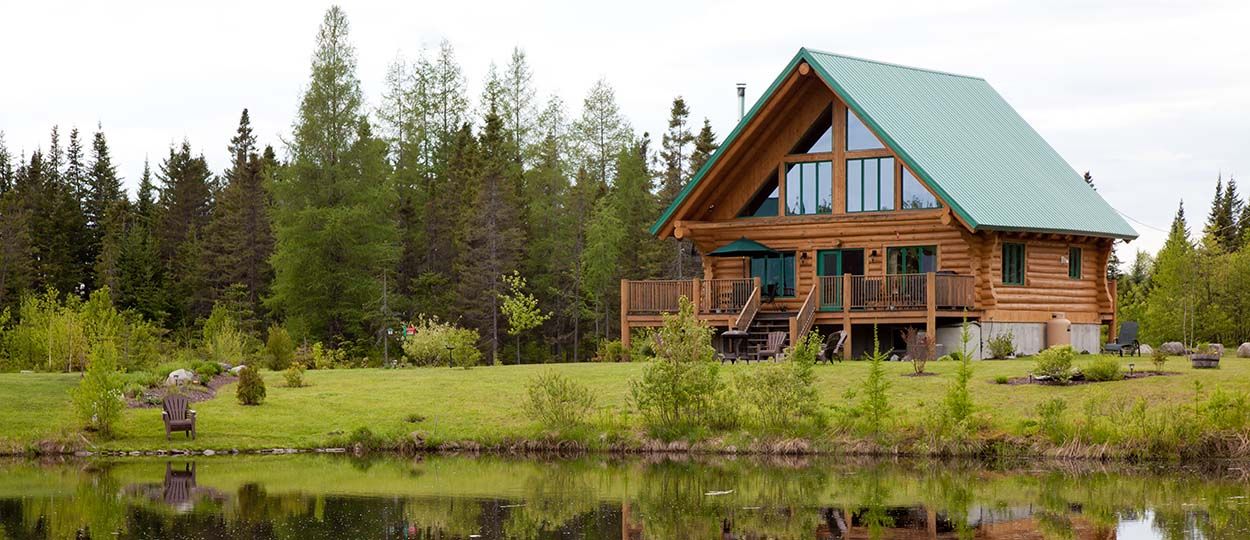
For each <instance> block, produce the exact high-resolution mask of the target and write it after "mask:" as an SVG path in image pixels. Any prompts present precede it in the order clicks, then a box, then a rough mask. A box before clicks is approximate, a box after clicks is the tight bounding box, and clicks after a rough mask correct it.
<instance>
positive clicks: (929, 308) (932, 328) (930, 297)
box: [924, 272, 937, 339]
mask: <svg viewBox="0 0 1250 540" xmlns="http://www.w3.org/2000/svg"><path fill="white" fill-rule="evenodd" d="M924 279H925V297H926V298H925V321H924V328H925V335H927V336H929V339H937V273H935V272H929V273H926V274H925V276H924Z"/></svg>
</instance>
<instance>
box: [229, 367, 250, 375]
mask: <svg viewBox="0 0 1250 540" xmlns="http://www.w3.org/2000/svg"><path fill="white" fill-rule="evenodd" d="M245 367H247V366H234V367H232V368H230V374H231V375H235V376H237V375H238V374H239V372H240V371H243V368H245Z"/></svg>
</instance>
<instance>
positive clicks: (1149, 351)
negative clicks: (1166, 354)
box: [1139, 343, 1155, 356]
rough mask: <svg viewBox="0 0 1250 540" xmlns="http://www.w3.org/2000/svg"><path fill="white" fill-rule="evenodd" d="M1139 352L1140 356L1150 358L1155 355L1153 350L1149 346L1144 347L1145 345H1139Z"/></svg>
mask: <svg viewBox="0 0 1250 540" xmlns="http://www.w3.org/2000/svg"><path fill="white" fill-rule="evenodd" d="M1139 350H1140V351H1141V355H1142V356H1150V355H1152V354H1154V353H1155V350H1154V348H1153V347H1151V346H1150V345H1146V344H1145V343H1142V344H1141V348H1140V349H1139Z"/></svg>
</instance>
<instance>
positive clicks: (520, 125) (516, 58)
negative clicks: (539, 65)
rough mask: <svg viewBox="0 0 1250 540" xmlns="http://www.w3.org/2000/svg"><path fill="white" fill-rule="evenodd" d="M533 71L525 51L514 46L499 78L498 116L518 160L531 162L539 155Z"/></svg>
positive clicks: (519, 161)
mask: <svg viewBox="0 0 1250 540" xmlns="http://www.w3.org/2000/svg"><path fill="white" fill-rule="evenodd" d="M533 79H534V73H533V71H532V70H531V69H530V66H529V61H528V60H527V59H526V57H525V51H523V50H521V48H520V47H515V48H513V49H512V58H511V59H510V60H509V61H508V66H507V67H505V68H504V73H503V77H502V79H501V80H500V94H499V117H500V118H501V119H502V120H503V128H504V132H505V133H507V134H508V136H509V137H510V138H511V144H512V148H513V149H514V150H515V151H516V159H517V162H518V163H523V164H525V165H530V164H532V163H533V161H534V160H535V159H536V158H537V156H536V155H535V154H536V152H537V149H535V148H534V145H535V144H537V143H538V141H536V140H535V135H536V130H537V128H538V126H537V111H536V110H535V103H534V99H535V94H536V93H537V92H536V91H535V90H534V82H533Z"/></svg>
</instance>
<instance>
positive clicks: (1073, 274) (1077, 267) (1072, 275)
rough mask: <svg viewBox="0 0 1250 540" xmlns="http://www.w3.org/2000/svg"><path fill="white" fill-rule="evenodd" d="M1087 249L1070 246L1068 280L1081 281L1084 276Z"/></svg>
mask: <svg viewBox="0 0 1250 540" xmlns="http://www.w3.org/2000/svg"><path fill="white" fill-rule="evenodd" d="M1084 251H1085V249H1084V248H1082V247H1081V246H1068V279H1074V280H1080V279H1082V277H1083V275H1084V269H1083V268H1082V265H1083V262H1082V259H1083V258H1084V257H1083V255H1084Z"/></svg>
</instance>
